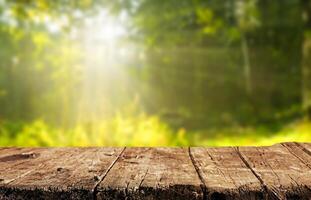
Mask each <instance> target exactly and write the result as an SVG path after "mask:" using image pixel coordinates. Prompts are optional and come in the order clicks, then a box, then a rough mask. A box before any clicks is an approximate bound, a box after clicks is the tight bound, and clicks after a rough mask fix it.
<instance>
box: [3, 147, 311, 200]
mask: <svg viewBox="0 0 311 200" xmlns="http://www.w3.org/2000/svg"><path fill="white" fill-rule="evenodd" d="M2 199H4V200H10V199H105V200H106V199H107V200H115V199H124V200H125V199H127V200H129V199H133V200H140V199H159V200H160V199H169V200H173V199H174V200H175V199H177V200H178V199H206V200H209V199H210V200H217V199H219V200H225V199H254V200H257V199H280V200H283V199H284V200H285V199H286V200H287V199H288V200H294V199H306V200H307V199H309V200H310V199H311V144H308V143H283V144H277V145H274V146H271V147H224V148H203V147H194V148H95V147H94V148H93V147H92V148H0V200H2Z"/></svg>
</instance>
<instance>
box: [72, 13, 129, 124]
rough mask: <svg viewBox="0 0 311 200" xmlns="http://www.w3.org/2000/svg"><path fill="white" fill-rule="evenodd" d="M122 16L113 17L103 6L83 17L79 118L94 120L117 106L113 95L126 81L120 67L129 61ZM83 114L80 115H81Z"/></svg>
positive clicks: (109, 112)
mask: <svg viewBox="0 0 311 200" xmlns="http://www.w3.org/2000/svg"><path fill="white" fill-rule="evenodd" d="M125 20H126V19H125V18H124V16H123V17H118V18H117V17H112V16H110V15H109V13H107V12H106V11H105V10H102V11H101V12H99V13H98V14H97V15H96V16H93V17H89V18H86V19H85V20H84V22H85V24H84V26H83V28H82V29H81V30H79V31H77V32H76V34H81V37H82V38H81V39H79V40H80V41H79V42H81V43H82V49H83V52H84V63H83V66H84V69H83V72H82V74H83V78H82V79H83V80H82V83H83V88H84V89H83V92H82V106H81V108H80V109H81V110H82V111H81V114H80V116H82V117H80V120H82V121H96V120H100V119H102V118H104V117H105V116H107V115H109V114H112V113H113V112H114V111H115V110H116V108H117V107H118V105H117V102H115V100H114V99H115V98H116V95H118V92H119V93H120V90H123V88H122V87H123V86H124V85H127V84H126V82H127V79H128V77H127V74H126V72H124V69H122V66H123V65H124V64H128V63H127V62H128V60H127V58H126V57H127V53H128V51H127V49H128V48H129V47H128V44H126V43H125V42H123V39H124V38H125V37H126V36H127V34H128V33H127V30H126V28H125V26H124V21H125ZM81 118H83V119H81Z"/></svg>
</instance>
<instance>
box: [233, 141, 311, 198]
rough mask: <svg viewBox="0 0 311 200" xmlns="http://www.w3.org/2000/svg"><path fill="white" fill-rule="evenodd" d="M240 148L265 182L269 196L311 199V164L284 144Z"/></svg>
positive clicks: (249, 163)
mask: <svg viewBox="0 0 311 200" xmlns="http://www.w3.org/2000/svg"><path fill="white" fill-rule="evenodd" d="M237 149H238V151H239V152H240V154H241V157H242V159H243V160H244V161H245V163H246V164H247V165H249V167H250V168H251V169H252V171H253V172H254V174H255V175H256V176H257V177H258V178H259V179H260V180H261V182H262V184H263V185H264V187H265V190H266V196H265V198H267V199H310V197H311V190H310V187H311V171H310V168H308V167H307V166H306V165H305V163H302V162H301V161H300V160H299V159H297V157H295V156H294V155H293V154H292V153H291V152H290V151H289V150H288V149H287V148H285V147H284V146H283V145H274V146H272V147H240V148H237Z"/></svg>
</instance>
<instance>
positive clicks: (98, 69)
mask: <svg viewBox="0 0 311 200" xmlns="http://www.w3.org/2000/svg"><path fill="white" fill-rule="evenodd" d="M310 118H311V1H310V0H273V1H271V0H57V1H51V0H0V145H1V146H12V145H21V146H97V145H105V146H123V145H127V146H183V145H213V146H224V145H269V144H273V143H276V142H285V141H303V142H311V121H310Z"/></svg>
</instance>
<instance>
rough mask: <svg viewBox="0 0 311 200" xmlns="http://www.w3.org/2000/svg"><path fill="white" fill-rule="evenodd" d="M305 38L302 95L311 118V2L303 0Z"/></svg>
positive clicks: (305, 109)
mask: <svg viewBox="0 0 311 200" xmlns="http://www.w3.org/2000/svg"><path fill="white" fill-rule="evenodd" d="M302 9H303V21H304V40H303V49H302V53H303V58H302V79H303V80H302V97H303V109H304V111H305V112H306V113H307V116H308V118H311V2H310V1H309V0H302Z"/></svg>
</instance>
